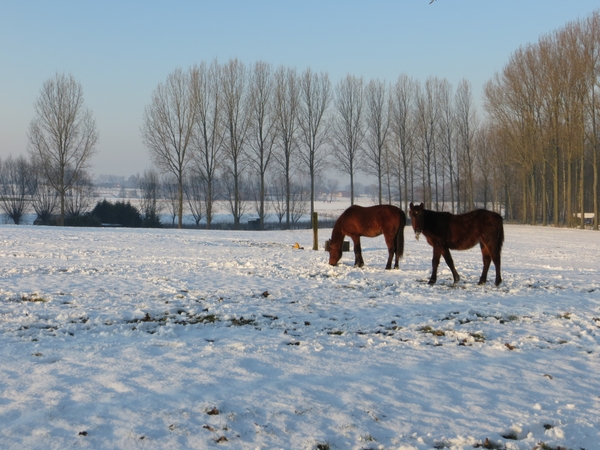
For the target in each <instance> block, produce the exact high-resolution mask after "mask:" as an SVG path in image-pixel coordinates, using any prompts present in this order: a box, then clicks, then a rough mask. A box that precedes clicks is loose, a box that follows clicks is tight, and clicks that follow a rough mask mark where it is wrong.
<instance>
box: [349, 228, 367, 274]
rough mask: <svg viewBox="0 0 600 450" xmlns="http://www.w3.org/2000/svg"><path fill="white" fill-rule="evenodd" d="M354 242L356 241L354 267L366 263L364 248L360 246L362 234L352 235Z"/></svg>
mask: <svg viewBox="0 0 600 450" xmlns="http://www.w3.org/2000/svg"><path fill="white" fill-rule="evenodd" d="M350 237H351V238H352V242H354V267H362V266H364V265H365V262H364V261H363V257H362V249H361V248H360V236H358V235H352V236H350Z"/></svg>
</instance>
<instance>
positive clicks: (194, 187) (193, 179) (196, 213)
mask: <svg viewBox="0 0 600 450" xmlns="http://www.w3.org/2000/svg"><path fill="white" fill-rule="evenodd" d="M183 187H184V191H185V198H186V199H187V203H188V206H189V208H190V212H191V214H192V217H193V218H194V223H195V224H196V227H199V226H200V221H201V220H202V218H203V217H204V207H205V206H206V195H207V192H208V189H207V182H206V180H205V179H204V178H203V177H202V176H195V175H194V174H193V173H192V174H190V175H189V176H188V177H187V179H186V182H185V183H184V184H183Z"/></svg>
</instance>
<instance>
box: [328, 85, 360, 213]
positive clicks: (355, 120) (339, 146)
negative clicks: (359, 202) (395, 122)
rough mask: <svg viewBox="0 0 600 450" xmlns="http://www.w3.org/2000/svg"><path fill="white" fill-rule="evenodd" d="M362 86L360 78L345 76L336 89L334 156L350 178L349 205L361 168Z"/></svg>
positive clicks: (333, 136) (352, 202) (333, 134)
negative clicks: (357, 173)
mask: <svg viewBox="0 0 600 450" xmlns="http://www.w3.org/2000/svg"><path fill="white" fill-rule="evenodd" d="M363 85H364V82H363V79H362V78H357V77H354V76H352V75H347V76H346V77H345V78H343V79H342V80H341V81H340V82H339V83H338V84H337V86H336V89H335V100H334V104H335V111H336V115H335V118H334V120H333V126H332V143H333V152H334V154H335V160H336V162H339V163H340V167H341V171H342V172H344V173H347V174H348V175H349V176H350V204H351V205H354V176H355V174H356V171H357V169H358V167H360V166H361V165H362V164H363V161H364V153H363V147H362V144H363V140H364V137H365V123H364V116H363V115H364V111H363V107H364V87H363Z"/></svg>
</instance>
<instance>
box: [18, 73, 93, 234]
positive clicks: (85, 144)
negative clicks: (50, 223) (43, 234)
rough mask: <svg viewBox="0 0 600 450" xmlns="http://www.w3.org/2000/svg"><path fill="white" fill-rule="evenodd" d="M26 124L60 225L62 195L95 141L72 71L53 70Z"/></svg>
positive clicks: (90, 118)
mask: <svg viewBox="0 0 600 450" xmlns="http://www.w3.org/2000/svg"><path fill="white" fill-rule="evenodd" d="M34 107H35V118H34V119H33V120H32V121H31V124H30V125H29V133H28V137H29V151H30V154H31V157H32V159H33V160H34V162H35V163H36V164H37V166H38V167H39V168H40V170H41V171H42V174H43V176H44V178H45V179H46V180H47V181H48V183H49V184H50V185H51V186H52V187H53V188H54V189H55V190H56V191H57V193H58V196H59V198H60V225H64V220H65V196H66V195H67V192H68V190H69V189H70V188H71V186H72V185H73V184H74V183H75V182H76V181H77V180H78V177H79V176H80V174H81V172H82V171H85V170H86V168H87V166H88V164H89V160H90V158H91V157H92V155H93V154H94V152H95V148H96V144H97V142H98V132H97V131H96V122H95V121H94V118H93V116H92V113H91V111H90V110H89V109H87V108H86V107H85V104H84V101H83V89H82V87H81V84H79V83H77V82H76V81H75V79H74V78H73V76H72V75H65V74H56V75H55V76H54V78H51V79H50V80H48V81H46V82H45V83H44V85H43V86H42V89H41V91H40V95H39V97H38V98H37V100H36V102H35V104H34Z"/></svg>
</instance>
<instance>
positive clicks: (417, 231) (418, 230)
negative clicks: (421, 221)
mask: <svg viewBox="0 0 600 450" xmlns="http://www.w3.org/2000/svg"><path fill="white" fill-rule="evenodd" d="M420 236H421V230H420V229H417V230H415V237H416V238H417V241H418V240H419V237H420Z"/></svg>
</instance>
